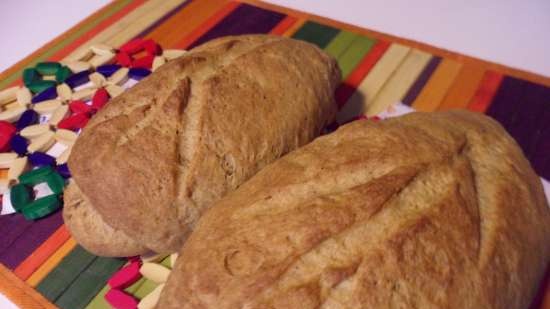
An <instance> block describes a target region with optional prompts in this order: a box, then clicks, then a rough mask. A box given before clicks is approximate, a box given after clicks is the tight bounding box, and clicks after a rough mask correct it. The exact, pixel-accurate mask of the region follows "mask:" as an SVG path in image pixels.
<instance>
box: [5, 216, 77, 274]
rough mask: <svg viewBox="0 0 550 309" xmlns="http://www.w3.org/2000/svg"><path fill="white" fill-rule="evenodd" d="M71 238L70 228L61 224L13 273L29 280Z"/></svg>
mask: <svg viewBox="0 0 550 309" xmlns="http://www.w3.org/2000/svg"><path fill="white" fill-rule="evenodd" d="M69 238H70V234H69V230H67V228H66V227H65V225H61V227H59V228H58V229H57V230H56V231H55V232H54V233H53V234H52V235H50V237H48V239H47V240H46V241H45V242H43V243H42V244H41V245H40V246H39V247H38V248H36V250H34V252H33V253H32V254H31V255H29V256H28V257H27V258H26V259H25V260H24V261H23V262H21V264H19V266H17V268H15V270H14V271H13V273H14V274H15V275H16V276H17V277H19V278H21V279H22V280H27V278H29V277H30V275H32V273H33V272H34V271H35V270H36V269H38V268H39V267H40V265H42V264H43V263H44V262H45V261H46V260H47V259H48V258H49V257H50V256H51V255H52V254H53V253H55V251H56V250H57V249H59V247H61V246H62V245H63V244H64V243H65V242H66V241H67V239H69Z"/></svg>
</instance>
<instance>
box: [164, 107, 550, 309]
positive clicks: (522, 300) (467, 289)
mask: <svg viewBox="0 0 550 309" xmlns="http://www.w3.org/2000/svg"><path fill="white" fill-rule="evenodd" d="M549 258H550V209H549V208H548V204H547V201H546V199H545V196H544V193H543V189H542V186H541V183H540V180H539V178H538V177H537V175H536V174H535V173H534V171H533V170H532V168H531V166H530V164H529V163H528V161H527V160H526V159H525V157H524V156H523V154H522V152H521V150H520V148H519V147H518V146H517V144H516V143H515V141H513V139H512V138H511V137H510V136H509V135H508V134H507V133H506V132H505V131H504V129H503V128H502V127H501V126H500V125H499V124H498V123H497V122H495V121H494V120H492V119H490V118H488V117H486V116H484V115H481V114H474V113H470V112H466V111H451V112H442V113H412V114H409V115H406V116H402V117H399V118H393V119H388V120H384V121H380V122H375V121H355V122H353V123H350V124H348V125H345V126H343V127H341V128H339V129H338V130H337V131H336V132H334V133H332V134H330V135H326V136H323V137H320V138H318V139H316V140H315V141H313V142H312V143H310V144H308V145H306V146H304V147H302V148H300V149H298V150H296V151H293V152H291V153H290V154H288V155H287V156H285V157H283V158H281V159H279V160H278V161H276V162H275V163H273V164H270V165H268V166H267V167H265V168H264V169H263V170H262V171H260V172H259V173H258V174H256V175H255V176H254V177H252V178H251V179H250V180H249V181H247V182H246V183H245V184H243V185H242V186H241V187H239V188H238V189H237V190H236V191H234V192H232V193H230V194H228V195H227V196H226V197H224V198H223V199H222V200H220V201H219V202H217V203H216V204H215V206H214V207H212V208H211V209H210V210H209V211H207V212H206V213H205V214H204V216H203V217H202V218H201V220H199V223H198V224H197V226H196V229H195V230H194V232H193V233H192V235H191V236H190V238H189V239H188V241H187V242H186V243H185V245H184V247H183V248H182V250H181V252H180V255H179V258H178V260H177V262H176V265H175V268H174V270H173V272H172V274H171V276H170V278H169V280H168V282H167V284H166V286H165V288H164V290H163V292H162V295H161V298H160V302H159V304H158V306H157V308H159V309H160V308H162V309H172V308H185V309H199V308H201V309H206V308H212V309H213V308H216V309H226V308H227V309H229V308H232V309H233V308H243V309H244V308H246V309H252V308H254V309H256V308H257V309H260V308H261V309H268V308H269V309H275V308H277V309H279V308H280V309H292V308H300V309H308V308H323V309H328V308H330V309H333V308H354V309H357V308H365V309H372V308H377V309H385V308H388V309H390V308H392V309H393V308H417V309H430V308H433V309H436V308H438V309H440V308H457V309H459V308H460V309H464V308H476V309H477V308H492V309H526V308H528V307H529V305H530V302H531V301H532V298H533V296H534V293H535V292H536V289H537V285H538V284H539V281H540V279H541V277H542V275H543V273H544V270H545V267H546V265H547V264H548V262H549Z"/></svg>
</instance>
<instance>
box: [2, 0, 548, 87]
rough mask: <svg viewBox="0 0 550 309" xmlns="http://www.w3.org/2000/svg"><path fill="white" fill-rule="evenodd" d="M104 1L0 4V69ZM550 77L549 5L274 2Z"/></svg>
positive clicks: (7, 0)
mask: <svg viewBox="0 0 550 309" xmlns="http://www.w3.org/2000/svg"><path fill="white" fill-rule="evenodd" d="M107 2H108V1H107V0H86V1H74V0H0V24H1V25H2V27H0V37H1V38H2V40H3V41H2V44H0V71H2V70H4V69H6V68H7V67H9V66H10V65H11V64H13V63H15V62H16V61H17V60H19V59H21V58H22V57H24V56H26V55H28V54H29V53H31V52H33V51H34V50H36V49H37V48H39V47H40V46H42V45H43V44H44V43H46V42H48V41H49V40H51V39H52V38H54V37H55V36H56V35H59V34H61V33H62V32H63V31H64V30H66V29H68V28H69V27H70V26H73V25H74V24H76V23H77V22H78V21H80V20H82V19H83V18H85V17H86V16H88V15H89V14H91V13H92V12H93V11H95V10H96V9H98V8H100V7H101V6H103V5H105V4H106V3H107ZM270 2H273V3H277V4H280V5H284V6H288V7H293V8H296V9H301V10H305V11H309V12H313V13H316V14H318V15H323V16H328V17H331V18H334V19H337V20H341V21H345V22H348V23H352V24H356V25H360V26H363V27H366V28H370V29H374V30H378V31H382V32H385V33H390V34H394V35H398V36H401V37H406V38H411V39H415V40H418V41H422V42H425V43H429V44H432V45H435V46H438V47H442V48H446V49H449V50H452V51H456V52H461V53H464V54H467V55H471V56H475V57H479V58H482V59H486V60H491V61H495V62H498V63H502V64H506V65H509V66H512V67H516V68H520V69H523V70H527V71H531V72H536V73H539V74H542V75H545V76H550V33H549V32H550V0H455V1H444V0H415V1H411V0H338V1H336V0H271V1H270Z"/></svg>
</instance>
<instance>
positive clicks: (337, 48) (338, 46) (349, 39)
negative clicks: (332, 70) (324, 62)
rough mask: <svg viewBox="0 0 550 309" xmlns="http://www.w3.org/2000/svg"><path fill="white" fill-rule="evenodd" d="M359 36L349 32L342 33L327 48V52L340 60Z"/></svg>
mask: <svg viewBox="0 0 550 309" xmlns="http://www.w3.org/2000/svg"><path fill="white" fill-rule="evenodd" d="M357 36H358V35H357V34H355V33H351V32H348V31H340V33H338V35H337V36H335V37H334V39H333V40H332V41H330V43H329V44H328V45H327V47H325V51H326V52H327V53H328V54H329V55H331V56H333V57H334V58H336V59H338V57H340V55H341V54H342V53H343V52H344V51H346V49H348V47H349V46H350V45H351V43H353V41H354V40H355V39H356V38H357Z"/></svg>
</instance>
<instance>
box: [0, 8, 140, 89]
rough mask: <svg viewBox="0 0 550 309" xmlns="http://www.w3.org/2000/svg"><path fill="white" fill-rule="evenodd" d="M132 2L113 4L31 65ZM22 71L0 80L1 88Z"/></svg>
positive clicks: (33, 64) (49, 55) (48, 56)
mask: <svg viewBox="0 0 550 309" xmlns="http://www.w3.org/2000/svg"><path fill="white" fill-rule="evenodd" d="M131 2H132V0H122V1H120V2H118V3H116V4H115V5H113V7H111V8H109V10H108V11H106V12H105V14H102V15H101V16H99V17H98V18H97V19H95V20H91V21H90V22H89V23H87V24H84V25H82V27H81V28H79V29H78V30H77V31H75V33H73V34H72V35H70V36H68V37H67V38H66V39H65V40H62V41H61V42H59V43H57V44H56V45H54V46H52V47H51V48H50V49H48V50H47V51H45V52H44V53H43V54H42V55H40V56H38V57H36V58H35V59H34V60H32V61H31V63H29V67H32V66H35V65H36V64H37V63H38V62H40V61H43V60H45V59H48V58H50V57H51V56H52V55H54V54H55V53H57V52H58V51H59V50H61V49H63V48H64V47H66V46H67V45H69V44H71V43H72V42H74V41H75V40H76V39H78V38H79V37H81V36H82V35H84V34H85V33H86V32H88V31H90V30H92V29H93V28H94V27H95V26H97V25H98V24H99V23H101V22H102V21H104V20H106V19H107V18H109V17H111V16H112V15H114V14H115V13H117V12H119V11H120V10H122V9H123V8H124V7H126V6H127V5H128V4H130V3H131ZM22 72H23V70H22V69H21V70H17V71H16V72H13V73H12V74H11V75H9V76H8V77H6V78H5V79H4V80H2V81H0V89H3V88H5V87H7V86H8V85H10V84H11V83H13V82H14V81H15V80H16V79H18V78H20V77H21V73H22Z"/></svg>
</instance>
